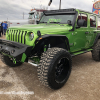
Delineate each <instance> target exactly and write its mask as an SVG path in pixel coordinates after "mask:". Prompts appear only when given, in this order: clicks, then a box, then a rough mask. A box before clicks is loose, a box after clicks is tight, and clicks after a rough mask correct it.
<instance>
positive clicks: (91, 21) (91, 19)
mask: <svg viewBox="0 0 100 100" xmlns="http://www.w3.org/2000/svg"><path fill="white" fill-rule="evenodd" d="M90 27H96V16H93V15H90Z"/></svg>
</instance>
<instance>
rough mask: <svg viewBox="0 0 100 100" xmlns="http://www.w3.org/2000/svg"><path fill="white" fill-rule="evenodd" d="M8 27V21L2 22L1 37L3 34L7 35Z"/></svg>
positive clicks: (0, 26) (0, 25) (0, 27)
mask: <svg viewBox="0 0 100 100" xmlns="http://www.w3.org/2000/svg"><path fill="white" fill-rule="evenodd" d="M7 28H8V25H7V23H6V21H4V22H2V23H1V24H0V37H1V36H3V35H6V30H7Z"/></svg>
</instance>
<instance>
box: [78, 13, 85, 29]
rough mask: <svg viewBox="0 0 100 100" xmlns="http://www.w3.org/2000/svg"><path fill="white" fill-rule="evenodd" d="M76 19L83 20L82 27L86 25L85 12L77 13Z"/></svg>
mask: <svg viewBox="0 0 100 100" xmlns="http://www.w3.org/2000/svg"><path fill="white" fill-rule="evenodd" d="M78 20H84V24H83V26H82V27H87V14H83V13H80V14H79V15H78Z"/></svg>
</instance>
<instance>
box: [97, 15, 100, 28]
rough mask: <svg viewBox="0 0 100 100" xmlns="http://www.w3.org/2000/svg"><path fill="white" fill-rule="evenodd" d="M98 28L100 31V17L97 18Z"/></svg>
mask: <svg viewBox="0 0 100 100" xmlns="http://www.w3.org/2000/svg"><path fill="white" fill-rule="evenodd" d="M97 26H98V27H97V29H99V30H100V17H99V16H98V17H97Z"/></svg>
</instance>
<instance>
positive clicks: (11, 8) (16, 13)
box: [0, 0, 93, 20]
mask: <svg viewBox="0 0 100 100" xmlns="http://www.w3.org/2000/svg"><path fill="white" fill-rule="evenodd" d="M59 1H60V0H53V2H52V4H51V6H50V8H51V9H59ZM48 2H49V0H0V20H1V19H7V18H8V19H22V18H23V12H24V14H25V19H27V18H28V13H29V11H30V9H32V8H40V6H41V5H42V6H45V7H47V5H48ZM92 5H93V2H92V0H62V2H61V8H62V9H66V8H78V9H83V10H87V11H90V12H91V11H92Z"/></svg>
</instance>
